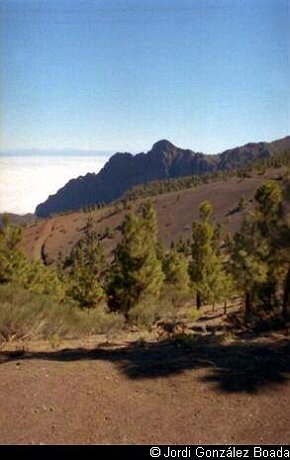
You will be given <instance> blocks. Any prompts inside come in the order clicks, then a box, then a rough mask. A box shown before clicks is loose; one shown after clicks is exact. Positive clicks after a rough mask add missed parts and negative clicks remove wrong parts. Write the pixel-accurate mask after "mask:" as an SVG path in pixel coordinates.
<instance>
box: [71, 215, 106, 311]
mask: <svg viewBox="0 0 290 460" xmlns="http://www.w3.org/2000/svg"><path fill="white" fill-rule="evenodd" d="M64 267H66V268H67V272H68V283H69V289H68V294H69V295H70V296H71V297H73V298H74V299H75V300H76V301H77V302H79V304H80V305H81V306H82V307H87V308H91V307H96V306H97V305H98V304H99V303H100V302H101V301H102V300H103V299H104V297H105V292H104V288H103V281H104V277H105V270H106V264H105V255H104V249H103V246H102V244H101V241H100V239H99V237H98V234H97V232H96V231H95V230H94V222H93V218H92V216H91V215H89V216H88V219H87V224H86V229H85V232H84V236H83V237H82V238H81V239H80V240H79V242H78V243H77V244H76V245H75V247H74V248H73V249H72V251H71V254H70V255H69V257H68V258H67V259H66V261H65V264H64Z"/></svg>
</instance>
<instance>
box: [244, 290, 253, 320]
mask: <svg viewBox="0 0 290 460" xmlns="http://www.w3.org/2000/svg"><path fill="white" fill-rule="evenodd" d="M251 309H252V299H251V293H250V292H246V296H245V321H247V320H248V319H249V316H250V313H251Z"/></svg>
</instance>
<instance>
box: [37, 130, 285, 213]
mask: <svg viewBox="0 0 290 460" xmlns="http://www.w3.org/2000/svg"><path fill="white" fill-rule="evenodd" d="M288 148H290V136H287V137H285V138H283V139H280V140H277V141H274V142H270V143H267V142H260V143H250V144H246V145H244V146H242V147H236V148H234V149H230V150H227V151H225V152H223V153H220V154H218V155H205V154H203V153H196V152H193V151H192V150H188V149H186V150H184V149H181V148H178V147H176V146H174V145H173V144H171V143H170V142H169V141H167V140H161V141H158V142H156V143H155V144H154V145H153V147H152V149H151V150H150V151H149V152H147V153H139V154H137V155H132V154H131V153H116V154H115V155H113V156H112V157H111V158H110V159H109V161H108V162H107V163H106V164H105V166H104V167H103V168H102V169H101V171H100V172H99V173H98V174H95V173H88V174H86V175H85V176H80V177H78V178H77V179H72V180H70V181H69V182H68V183H67V184H66V185H65V186H64V187H63V188H61V189H60V190H58V192H57V193H56V194H55V195H50V196H49V197H48V199H47V200H46V201H45V202H44V203H41V204H39V205H38V206H37V208H36V211H35V212H36V215H37V216H38V217H47V216H49V215H51V214H55V213H59V212H64V211H73V210H78V209H81V208H82V207H83V206H87V205H90V204H95V203H100V202H105V203H110V202H111V201H113V200H115V199H117V198H119V197H121V196H122V195H123V193H124V192H126V191H127V190H129V189H130V188H131V187H133V186H136V185H138V184H143V183H147V182H150V181H154V180H160V179H170V178H177V177H185V176H190V175H202V174H205V173H210V172H214V171H225V170H231V169H235V168H238V167H241V166H243V165H246V164H248V163H250V162H253V161H257V160H261V159H266V158H269V157H271V156H273V155H275V154H277V153H280V152H283V151H284V150H286V149H288Z"/></svg>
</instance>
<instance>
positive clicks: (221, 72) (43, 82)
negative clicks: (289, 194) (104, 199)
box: [0, 0, 290, 153]
mask: <svg viewBox="0 0 290 460" xmlns="http://www.w3.org/2000/svg"><path fill="white" fill-rule="evenodd" d="M289 10H290V0H1V1H0V11H1V37H0V38H1V44H0V59H1V75H2V76H1V80H0V91H1V93H0V97H1V109H0V110H1V112H0V122H1V139H2V141H1V147H2V148H73V149H76V148H84V149H88V148H89V149H100V150H113V151H115V150H130V151H133V152H137V151H141V150H149V148H150V147H151V145H152V144H153V143H154V142H155V141H156V140H158V139H162V138H167V139H169V140H171V141H172V142H173V143H175V144H177V145H179V146H181V147H189V148H192V149H194V150H198V151H204V152H208V153H215V152H219V151H222V150H224V149H226V148H228V147H232V146H235V145H241V144H244V143H246V142H249V141H260V140H273V139H276V138H279V137H283V136H285V135H287V134H289V133H290V116H289V112H290V110H289V106H290V97H289V92H290V91H289V89H290V68H289V65H290V64H289V62H290V58H289V53H290V52H289V46H290V38H289V34H290V14H289Z"/></svg>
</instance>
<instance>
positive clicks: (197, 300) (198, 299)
mask: <svg viewBox="0 0 290 460" xmlns="http://www.w3.org/2000/svg"><path fill="white" fill-rule="evenodd" d="M200 307H201V297H200V293H199V292H197V293H196V309H197V310H199V309H200Z"/></svg>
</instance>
